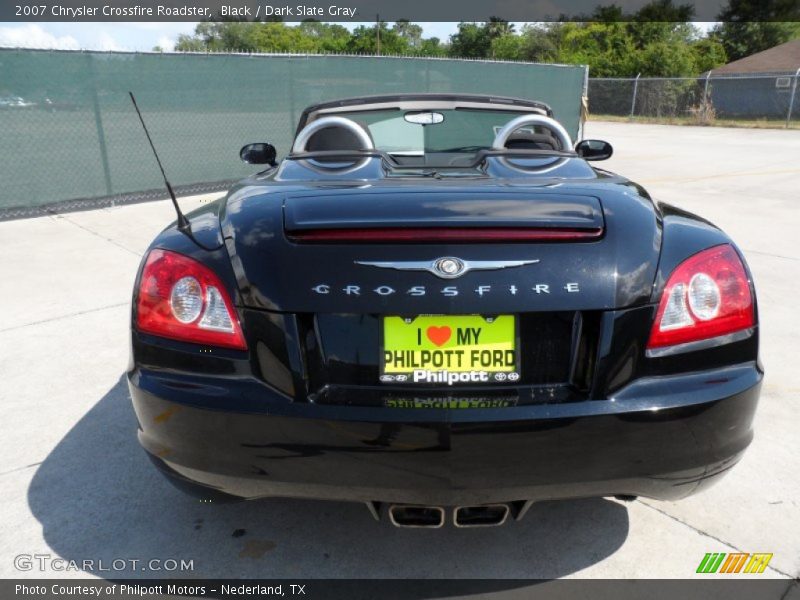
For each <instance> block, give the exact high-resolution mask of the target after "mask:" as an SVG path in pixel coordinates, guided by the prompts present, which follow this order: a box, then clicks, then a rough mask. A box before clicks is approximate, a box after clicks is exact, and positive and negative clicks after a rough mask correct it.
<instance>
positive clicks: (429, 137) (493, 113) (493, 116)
mask: <svg viewBox="0 0 800 600" xmlns="http://www.w3.org/2000/svg"><path fill="white" fill-rule="evenodd" d="M408 112H409V111H404V110H372V111H361V112H356V111H354V112H347V113H337V114H338V115H340V116H343V117H346V118H348V119H351V120H353V121H355V122H356V123H359V124H360V125H362V126H363V127H366V128H367V129H368V130H369V132H370V134H371V135H372V139H373V141H374V143H375V147H376V148H377V149H378V150H382V151H384V152H387V153H389V154H395V155H399V156H403V155H406V156H421V155H424V154H435V153H470V154H474V153H475V152H478V151H480V150H483V149H486V148H491V146H492V141H494V138H495V135H496V134H497V132H498V131H499V129H500V128H501V127H502V126H503V125H505V124H506V123H508V122H509V121H510V120H512V119H514V118H516V117H518V116H520V115H525V114H530V113H529V112H519V111H511V110H476V109H466V108H459V109H455V110H438V109H437V110H433V111H432V112H434V113H437V114H440V115H442V117H443V120H442V122H441V123H435V124H428V125H420V124H417V123H409V122H408V121H406V119H405V115H406V114H407V113H408ZM413 112H417V111H413Z"/></svg>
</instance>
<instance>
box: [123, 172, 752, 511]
mask: <svg viewBox="0 0 800 600" xmlns="http://www.w3.org/2000/svg"><path fill="white" fill-rule="evenodd" d="M490 209H491V210H490ZM326 211H327V212H326ZM204 218H206V219H207V222H208V223H209V226H208V228H207V229H206V230H205V231H206V235H207V237H208V240H211V241H214V242H216V247H215V244H204V245H205V249H204V248H201V247H199V246H197V245H196V244H194V243H193V242H192V241H191V240H188V239H186V238H185V237H184V236H181V235H179V234H177V233H175V232H174V231H173V232H169V231H168V232H166V233H165V234H164V235H162V237H161V238H159V239H157V240H156V242H155V243H154V246H153V248H152V249H151V251H150V254H149V255H148V258H147V259H146V260H145V262H144V263H143V268H142V271H141V273H140V277H139V279H138V280H137V288H136V289H137V291H136V294H135V298H134V311H133V327H132V348H133V351H132V365H131V368H130V371H129V380H130V384H131V394H132V397H133V402H134V407H135V409H136V413H137V417H138V419H139V426H140V431H139V439H140V442H141V444H142V445H143V447H144V448H145V450H146V451H147V452H148V454H149V455H150V457H151V458H152V459H153V461H154V462H155V463H156V464H157V465H158V466H159V468H160V469H161V470H162V471H163V472H164V473H165V474H167V475H168V476H169V477H170V479H171V480H172V481H173V482H175V483H176V484H177V485H179V486H182V487H184V488H187V489H191V490H192V491H194V493H197V494H200V495H203V496H207V497H212V496H213V497H217V498H223V497H225V498H229V497H236V498H244V499H255V498H263V497H275V496H284V497H301V498H319V499H330V500H348V501H359V502H367V503H370V506H372V507H373V508H374V507H376V506H378V504H377V503H380V504H382V505H389V506H392V507H393V508H392V509H391V518H392V519H393V522H396V524H399V525H404V524H405V525H408V524H410V525H415V524H419V525H422V526H437V525H439V524H441V520H442V519H443V518H444V517H443V515H445V514H450V512H449V509H451V508H455V510H454V512H452V514H453V516H454V518H455V519H456V522H457V524H461V525H466V526H469V525H475V524H478V525H481V524H497V523H499V522H503V521H505V520H506V518H507V517H508V515H509V514H510V513H511V514H514V515H517V516H519V515H520V514H521V513H522V512H523V507H524V506H525V503H526V502H529V501H536V500H542V499H560V498H575V497H589V496H609V495H618V496H647V497H651V498H659V499H675V498H680V497H683V496H686V495H688V494H691V493H693V492H696V491H698V490H699V489H702V487H704V486H705V485H707V484H708V483H710V482H712V481H714V480H715V479H716V478H718V476H720V475H722V474H724V473H725V472H726V471H727V470H728V469H729V468H730V467H731V466H732V465H733V464H735V463H736V462H737V460H738V459H739V458H740V456H741V454H742V452H743V451H744V450H745V448H746V447H747V445H748V444H749V443H750V441H751V439H752V435H753V432H752V420H753V414H754V410H755V406H756V404H757V399H758V391H759V386H760V382H761V378H762V371H761V368H760V366H759V364H758V328H757V322H756V309H755V296H754V292H753V288H752V283H751V282H750V278H749V274H748V273H747V271H746V267H745V266H744V263H743V261H742V259H741V257H740V256H739V254H738V252H737V250H736V249H735V248H734V247H733V246H732V245H731V244H730V242H729V240H728V239H727V238H726V237H725V236H724V235H723V234H722V233H721V232H719V231H718V230H716V229H715V228H713V227H711V226H709V225H707V224H704V223H702V222H700V221H696V220H693V219H691V218H689V217H687V216H685V215H679V214H676V215H669V214H661V213H659V212H658V211H657V210H656V209H655V207H654V206H653V205H652V203H651V202H649V200H647V199H646V198H644V197H641V196H639V195H637V194H632V193H630V190H629V189H628V188H627V187H626V186H621V185H616V184H615V185H607V186H599V185H595V186H583V187H575V186H572V187H569V186H567V187H566V188H565V189H555V190H554V189H546V190H530V189H528V190H524V191H520V190H508V189H501V188H499V186H488V187H484V188H481V189H478V190H476V189H475V188H474V186H471V187H470V188H465V187H464V188H462V187H458V186H451V187H448V188H446V189H444V190H443V189H442V188H441V187H431V188H430V189H415V190H414V191H413V192H411V191H408V190H406V189H402V188H399V187H396V186H395V187H386V188H378V189H373V190H369V191H364V190H361V191H359V190H358V189H354V188H353V187H352V186H351V187H348V186H343V187H342V189H337V190H331V189H326V190H324V191H323V190H312V191H308V190H297V189H292V190H286V191H285V192H281V193H276V192H270V193H255V192H253V191H252V190H249V191H248V190H247V189H246V188H245V189H244V191H240V192H234V194H232V196H231V197H230V198H229V200H228V201H227V202H226V203H225V204H222V205H221V206H220V210H219V214H218V215H216V214H214V215H206V217H204ZM215 218H218V219H219V223H218V229H217V230H216V231H215V230H214V227H213V222H214V219H215ZM401 224H402V226H401ZM452 231H461V232H465V233H462V234H460V235H461V237H459V238H453V237H447V236H448V235H452V234H448V232H452ZM698 231H699V234H698ZM689 232H692V235H691V236H690V235H689ZM208 248H213V249H208ZM709 249H710V250H709ZM704 253H705V254H704ZM173 254H174V255H175V256H173ZM165 257H166V258H165ZM698 257H699V258H698ZM440 259H453V260H455V261H460V263H461V265H460V267H461V269H462V271H464V272H462V273H459V274H457V275H456V276H450V275H453V274H452V273H450V274H448V273H447V272H446V269H443V268H442V267H443V266H444V265H443V263H440V262H437V261H439V260H440ZM187 261H189V262H187ZM687 261H688V262H687ZM509 263H511V264H512V266H508V264H509ZM517 263H518V264H517ZM437 264H438V266H439V268H440V269H441V271H440V272H438V273H437V272H436V269H437ZM499 264H504V265H506V266H502V267H497V265H499ZM196 265H200V267H197V266H196ZM409 265H411V266H410V267H409ZM493 265H494V267H493ZM456 266H459V265H458V264H456ZM473 266H474V267H475V268H467V269H466V270H464V268H465V267H473ZM448 268H449V267H448ZM673 275H676V278H674V279H673V278H672V276H673ZM187 277H189V278H193V279H194V280H195V282H196V284H197V285H195V283H194V282H191V281H186V280H185V279H186V278H187ZM182 280H183V281H182ZM709 280H710V282H709ZM181 282H182V283H181ZM176 290H177V291H176ZM715 290H716V291H715ZM153 314H156V315H160V316H161V317H163V319H162V321H163V322H162V323H160V324H159V323H156V324H155V325H153V323H154V322H155V321H154V320H153V319H152V318H150V317H152V315H153ZM176 314H177V315H178V317H180V318H177V319H176V318H175V317H176ZM748 319H749V320H748ZM157 320H158V319H156V321H157ZM174 321H177V323H178V324H176V323H175V322H174ZM448 351H449V354H448ZM459 352H460V353H459ZM504 507H505V508H504ZM445 508H447V509H448V512H447V513H445V511H444V509H445Z"/></svg>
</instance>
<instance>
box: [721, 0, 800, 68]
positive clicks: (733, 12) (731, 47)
mask: <svg viewBox="0 0 800 600" xmlns="http://www.w3.org/2000/svg"><path fill="white" fill-rule="evenodd" d="M717 18H718V19H719V20H720V21H722V23H721V24H720V25H717V26H716V27H715V28H714V30H713V32H712V36H713V37H714V38H715V39H717V40H718V41H719V42H720V43H721V44H722V46H723V47H724V48H725V52H726V53H727V55H728V60H732V61H733V60H739V59H740V58H744V57H745V56H750V55H751V54H755V53H756V52H761V51H763V50H767V49H769V48H773V47H775V46H778V45H780V44H783V43H784V42H788V41H789V40H792V39H795V38H800V23H798V21H800V4H798V3H797V2H794V1H792V0H757V1H756V0H729V2H728V6H727V7H725V8H724V9H723V10H722V12H721V13H720V14H719V15H718V17H717Z"/></svg>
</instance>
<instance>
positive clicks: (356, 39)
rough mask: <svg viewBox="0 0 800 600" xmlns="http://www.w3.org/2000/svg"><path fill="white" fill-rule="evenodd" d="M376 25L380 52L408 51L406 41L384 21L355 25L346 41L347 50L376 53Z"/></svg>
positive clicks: (355, 52) (398, 52)
mask: <svg viewBox="0 0 800 600" xmlns="http://www.w3.org/2000/svg"><path fill="white" fill-rule="evenodd" d="M378 27H380V33H381V52H380V53H381V54H389V55H391V54H407V53H408V41H407V40H406V39H405V38H403V37H401V36H400V35H399V34H398V32H397V31H395V30H394V29H389V26H388V24H387V23H386V22H385V21H381V22H380V23H379V24H377V25H372V26H370V27H367V26H366V25H360V26H358V27H356V28H355V29H354V30H353V33H352V34H351V36H350V39H349V40H348V42H347V51H348V52H352V53H354V54H377V53H378V35H377V34H378Z"/></svg>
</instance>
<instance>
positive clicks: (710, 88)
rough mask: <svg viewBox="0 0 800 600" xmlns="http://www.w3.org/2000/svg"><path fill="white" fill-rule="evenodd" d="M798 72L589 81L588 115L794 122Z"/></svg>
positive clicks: (799, 105) (799, 112)
mask: <svg viewBox="0 0 800 600" xmlns="http://www.w3.org/2000/svg"><path fill="white" fill-rule="evenodd" d="M799 79H800V70H798V71H797V72H794V73H770V74H759V75H743V76H732V75H726V76H718V77H717V76H713V75H709V76H706V77H691V78H677V77H647V78H644V77H641V78H639V77H637V78H629V79H623V78H595V79H590V80H589V110H590V112H591V114H593V115H597V116H602V115H610V116H625V117H648V118H653V119H665V120H686V121H687V122H694V123H697V124H702V125H707V124H712V123H713V122H714V121H715V120H717V119H721V120H734V121H735V120H740V121H753V120H756V121H764V120H765V121H775V122H776V123H775V124H776V125H785V126H786V127H789V126H791V125H793V122H794V124H798V122H799V121H800V97H798V96H800V92H798V89H797V88H798V80H799Z"/></svg>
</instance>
